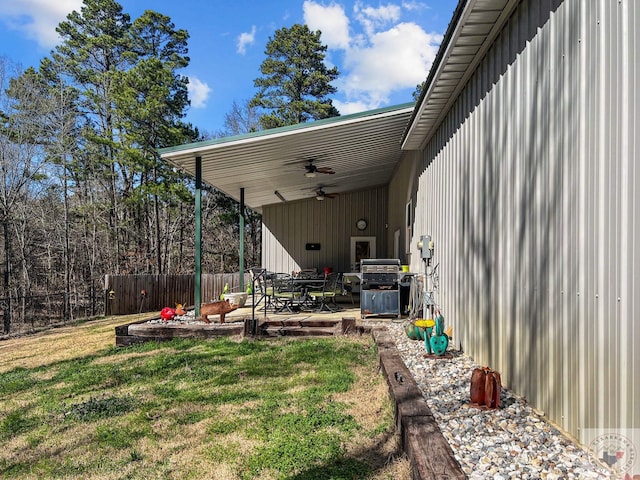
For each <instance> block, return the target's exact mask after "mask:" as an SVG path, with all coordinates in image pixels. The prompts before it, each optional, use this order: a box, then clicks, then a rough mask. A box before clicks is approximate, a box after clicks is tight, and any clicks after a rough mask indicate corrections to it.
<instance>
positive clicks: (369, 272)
mask: <svg viewBox="0 0 640 480" xmlns="http://www.w3.org/2000/svg"><path fill="white" fill-rule="evenodd" d="M360 270H361V273H362V287H361V288H362V289H364V290H369V289H374V288H384V289H394V290H395V289H397V288H398V272H399V271H400V260H398V259H396V258H386V259H385V258H368V259H365V260H362V261H361V263H360Z"/></svg>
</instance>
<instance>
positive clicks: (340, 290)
mask: <svg viewBox="0 0 640 480" xmlns="http://www.w3.org/2000/svg"><path fill="white" fill-rule="evenodd" d="M336 295H342V296H343V297H349V298H351V305H353V304H354V303H355V301H354V300H353V285H351V282H350V281H348V280H347V281H345V279H344V275H343V274H342V273H341V274H340V278H339V279H338V286H337V288H336ZM334 302H335V299H334Z"/></svg>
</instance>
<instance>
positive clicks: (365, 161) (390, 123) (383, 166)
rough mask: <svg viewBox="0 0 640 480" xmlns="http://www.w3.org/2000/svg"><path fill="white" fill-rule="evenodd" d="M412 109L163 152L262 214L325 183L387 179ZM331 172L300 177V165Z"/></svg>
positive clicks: (330, 188)
mask: <svg viewBox="0 0 640 480" xmlns="http://www.w3.org/2000/svg"><path fill="white" fill-rule="evenodd" d="M413 107H414V104H413V103H407V104H403V105H399V106H394V107H387V108H381V109H377V110H371V111H368V112H362V113H357V114H352V115H344V116H340V117H334V118H330V119H325V120H318V121H316V122H310V123H303V124H298V125H293V126H289V127H282V128H276V129H272V130H264V131H260V132H254V133H249V134H245V135H239V136H235V137H225V138H219V139H215V140H210V141H204V142H198V143H192V144H188V145H180V146H176V147H171V148H165V149H162V150H160V155H161V157H162V159H163V160H165V161H167V162H169V163H171V164H173V165H175V166H176V167H177V168H179V169H180V170H182V171H184V172H186V173H188V174H190V175H195V164H196V158H197V157H200V158H201V164H202V181H203V182H205V183H207V184H209V185H212V186H214V187H215V188H217V189H218V190H220V191H222V192H224V193H225V194H227V195H228V196H230V197H232V198H234V199H236V200H239V199H240V192H241V189H244V190H243V191H244V202H245V205H247V206H248V207H250V208H251V209H253V210H255V211H258V212H260V211H261V210H262V207H263V206H264V205H269V204H274V203H279V202H281V201H282V199H280V198H279V197H278V196H277V195H276V193H275V192H278V194H279V195H280V196H282V198H284V199H285V200H286V201H292V200H299V199H304V198H312V197H314V196H315V194H314V191H315V189H316V188H317V187H318V186H319V185H322V186H323V187H324V190H325V191H326V192H327V193H340V192H347V191H353V190H359V189H363V188H367V187H373V186H379V185H384V184H386V183H388V182H389V180H390V179H391V176H392V174H393V171H394V169H395V167H396V165H397V163H398V161H399V160H400V158H401V155H402V150H401V148H400V141H401V139H402V135H403V132H404V131H405V130H406V128H407V125H408V121H409V118H410V117H411V112H412V111H413ZM308 160H314V164H315V165H316V166H317V167H331V168H332V169H333V170H334V171H335V174H333V175H327V174H318V175H317V176H316V177H315V178H308V177H305V175H304V174H305V168H304V166H305V162H307V161H308Z"/></svg>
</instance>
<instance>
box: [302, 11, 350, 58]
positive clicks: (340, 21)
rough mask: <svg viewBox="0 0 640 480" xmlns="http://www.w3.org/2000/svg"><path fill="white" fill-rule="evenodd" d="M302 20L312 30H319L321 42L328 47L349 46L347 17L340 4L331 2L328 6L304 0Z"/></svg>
mask: <svg viewBox="0 0 640 480" xmlns="http://www.w3.org/2000/svg"><path fill="white" fill-rule="evenodd" d="M302 11H303V14H304V22H305V23H306V24H307V25H308V26H309V29H311V30H312V31H316V30H320V31H321V32H322V36H321V37H320V39H321V41H322V43H323V44H325V45H326V46H327V47H329V48H335V49H340V50H344V49H347V48H349V44H350V37H349V18H348V17H347V15H346V14H345V12H344V8H343V7H342V5H338V4H336V3H331V4H330V5H328V6H325V5H322V4H320V3H317V2H314V1H313V0H306V1H305V2H304V3H303V4H302Z"/></svg>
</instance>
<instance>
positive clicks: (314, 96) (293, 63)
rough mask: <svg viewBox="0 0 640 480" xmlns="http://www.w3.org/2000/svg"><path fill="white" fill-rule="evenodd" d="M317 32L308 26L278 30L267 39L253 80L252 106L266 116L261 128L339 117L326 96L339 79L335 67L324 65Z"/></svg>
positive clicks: (322, 50)
mask: <svg viewBox="0 0 640 480" xmlns="http://www.w3.org/2000/svg"><path fill="white" fill-rule="evenodd" d="M320 33H321V32H320V31H319V30H318V31H315V32H312V31H311V30H309V27H308V26H307V25H300V24H296V25H293V26H292V27H291V28H281V29H279V30H277V31H276V33H275V35H274V37H273V38H271V37H270V38H269V42H268V43H267V46H266V50H265V54H266V55H267V58H266V59H265V60H264V61H263V62H262V64H261V66H260V71H261V73H262V75H263V76H262V77H260V78H257V79H255V80H254V85H255V86H256V87H257V88H258V89H259V90H258V93H257V94H256V95H255V96H254V97H253V98H252V100H251V105H252V106H256V107H261V108H262V109H264V110H265V111H266V112H265V113H264V114H262V115H261V117H260V123H261V125H262V127H263V128H265V129H266V128H275V127H281V126H285V125H294V124H297V123H304V122H307V121H310V120H319V119H322V118H329V117H335V116H338V115H340V114H339V112H338V110H337V109H336V108H335V107H334V106H333V104H332V101H331V99H330V98H328V96H329V95H331V94H333V93H335V92H336V88H335V87H334V86H332V85H331V82H332V81H333V80H335V79H336V78H337V77H338V75H339V72H338V69H337V67H333V68H327V66H326V65H325V63H324V60H325V52H326V50H327V47H326V46H325V45H322V43H321V42H320Z"/></svg>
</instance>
